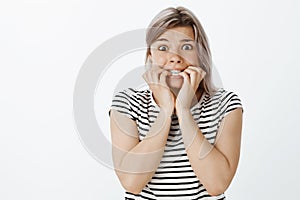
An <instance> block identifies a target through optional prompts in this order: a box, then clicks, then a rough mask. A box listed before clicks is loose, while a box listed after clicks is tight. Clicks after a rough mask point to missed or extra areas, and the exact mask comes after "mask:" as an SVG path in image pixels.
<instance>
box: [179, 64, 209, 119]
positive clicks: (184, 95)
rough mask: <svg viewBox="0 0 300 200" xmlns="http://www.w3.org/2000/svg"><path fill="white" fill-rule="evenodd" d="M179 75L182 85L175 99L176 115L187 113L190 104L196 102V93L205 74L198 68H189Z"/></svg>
mask: <svg viewBox="0 0 300 200" xmlns="http://www.w3.org/2000/svg"><path fill="white" fill-rule="evenodd" d="M180 75H181V76H182V77H183V84H182V87H181V89H180V91H179V93H178V95H177V99H176V112H177V113H180V112H181V111H183V110H188V111H189V110H190V108H191V105H192V102H193V101H197V97H196V92H197V89H198V87H199V84H200V82H201V81H202V80H203V78H204V77H205V75H206V72H205V71H204V70H203V69H201V68H200V67H194V66H189V67H188V68H186V69H185V70H184V71H183V72H181V73H180Z"/></svg>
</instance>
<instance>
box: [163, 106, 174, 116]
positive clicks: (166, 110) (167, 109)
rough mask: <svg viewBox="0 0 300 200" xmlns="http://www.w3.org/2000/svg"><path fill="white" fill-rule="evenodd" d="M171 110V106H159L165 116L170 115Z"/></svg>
mask: <svg viewBox="0 0 300 200" xmlns="http://www.w3.org/2000/svg"><path fill="white" fill-rule="evenodd" d="M173 111H174V108H173V107H160V112H163V113H164V114H165V115H166V116H172V113H173Z"/></svg>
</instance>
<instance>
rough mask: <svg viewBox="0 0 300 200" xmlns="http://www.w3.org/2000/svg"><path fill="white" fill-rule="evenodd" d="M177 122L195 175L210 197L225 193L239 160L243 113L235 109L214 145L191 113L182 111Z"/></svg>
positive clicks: (226, 118)
mask: <svg viewBox="0 0 300 200" xmlns="http://www.w3.org/2000/svg"><path fill="white" fill-rule="evenodd" d="M178 119H179V124H180V128H181V130H182V135H183V140H184V143H185V145H187V146H186V148H187V155H188V157H189V160H190V162H191V166H192V168H193V170H194V171H195V174H196V175H197V177H198V178H199V179H200V181H201V183H202V184H203V185H204V187H205V188H206V190H207V191H208V192H209V193H210V194H211V195H218V194H221V193H223V192H224V191H225V190H226V189H227V188H228V186H229V185H230V183H231V180H232V179H233V177H234V174H235V172H236V169H237V165H238V161H239V155H240V143H241V130H242V110H241V109H240V108H238V109H235V110H233V111H231V112H230V113H228V115H226V116H225V118H224V119H223V120H222V122H221V126H220V128H219V130H220V132H219V133H218V136H217V138H216V145H215V146H213V145H211V144H210V143H209V142H208V141H207V140H206V138H205V137H204V135H203V134H202V132H201V130H200V129H199V128H198V126H197V124H196V122H195V121H194V119H193V116H192V114H191V113H190V110H185V111H181V112H179V113H178Z"/></svg>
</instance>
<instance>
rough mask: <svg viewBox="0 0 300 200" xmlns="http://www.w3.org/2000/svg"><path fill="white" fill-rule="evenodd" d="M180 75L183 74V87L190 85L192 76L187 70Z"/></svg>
mask: <svg viewBox="0 0 300 200" xmlns="http://www.w3.org/2000/svg"><path fill="white" fill-rule="evenodd" d="M179 75H181V76H182V77H183V85H182V87H186V86H188V85H190V76H189V75H188V74H187V73H186V72H185V71H183V72H180V73H179Z"/></svg>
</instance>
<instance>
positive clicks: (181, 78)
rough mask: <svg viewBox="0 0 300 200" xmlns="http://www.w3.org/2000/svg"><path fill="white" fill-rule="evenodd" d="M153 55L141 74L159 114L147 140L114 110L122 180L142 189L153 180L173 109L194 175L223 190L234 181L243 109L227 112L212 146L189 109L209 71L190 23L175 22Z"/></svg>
mask: <svg viewBox="0 0 300 200" xmlns="http://www.w3.org/2000/svg"><path fill="white" fill-rule="evenodd" d="M149 59H151V61H152V65H153V66H152V67H151V69H150V70H149V71H147V72H145V74H144V75H143V78H144V79H145V81H146V82H147V83H148V85H149V87H150V89H151V91H152V93H153V97H154V99H155V102H156V103H157V105H158V106H159V107H160V113H159V114H158V117H157V119H156V121H155V122H154V124H153V125H152V127H151V128H150V130H149V132H148V134H147V136H146V137H145V138H144V140H142V141H140V142H139V139H138V130H137V126H136V123H135V122H134V121H132V120H131V119H129V118H127V117H126V116H124V115H122V114H121V113H119V112H117V111H115V110H112V111H111V133H112V143H113V159H114V165H115V171H116V174H117V175H118V178H119V180H120V182H121V184H122V185H123V187H124V188H125V190H126V191H129V192H131V193H134V194H138V193H140V192H141V190H142V189H143V188H144V187H145V185H146V184H147V183H148V182H149V181H150V180H151V178H152V176H153V175H154V173H155V171H156V169H157V167H158V165H159V163H160V160H161V158H162V156H163V152H164V151H163V150H164V147H165V145H166V141H167V138H168V134H169V129H170V124H171V117H170V116H171V115H172V113H173V112H174V110H175V111H176V114H177V116H178V120H179V125H180V128H181V131H182V136H183V140H184V145H185V148H186V151H187V155H188V158H189V160H190V163H191V166H192V168H193V170H194V172H195V174H196V175H197V177H198V178H199V180H200V182H201V183H202V184H203V185H204V187H205V188H206V190H207V191H208V193H209V194H211V195H218V194H221V193H223V192H224V191H225V190H226V189H227V188H228V186H229V185H230V183H231V181H232V179H233V177H234V174H235V172H236V169H237V165H238V161H239V154H240V143H241V130H242V110H241V109H235V110H233V111H231V112H230V113H228V114H227V115H226V116H225V117H224V119H223V121H222V122H221V127H220V128H219V133H218V136H217V138H216V143H215V145H214V146H213V145H211V144H210V143H209V142H208V141H207V140H206V139H205V137H204V135H203V133H202V132H201V130H200V129H199V128H198V125H197V124H196V122H195V121H194V119H193V116H192V114H191V112H190V108H191V106H192V104H193V99H194V98H197V99H199V98H200V97H201V95H202V94H201V92H200V91H199V90H197V89H198V86H199V83H200V82H201V81H202V80H203V78H204V76H205V72H204V71H203V70H202V69H201V68H200V67H197V66H198V65H199V63H198V59H197V50H196V48H195V43H194V33H193V29H192V28H191V27H176V28H172V29H168V30H167V31H166V32H164V33H163V34H162V35H161V36H160V37H159V38H158V39H157V41H155V42H154V43H153V44H152V45H151V55H150V56H149ZM173 69H176V70H180V71H181V72H180V75H176V76H174V75H171V73H170V71H169V70H173ZM225 122H226V123H225ZM138 163H139V164H138Z"/></svg>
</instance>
